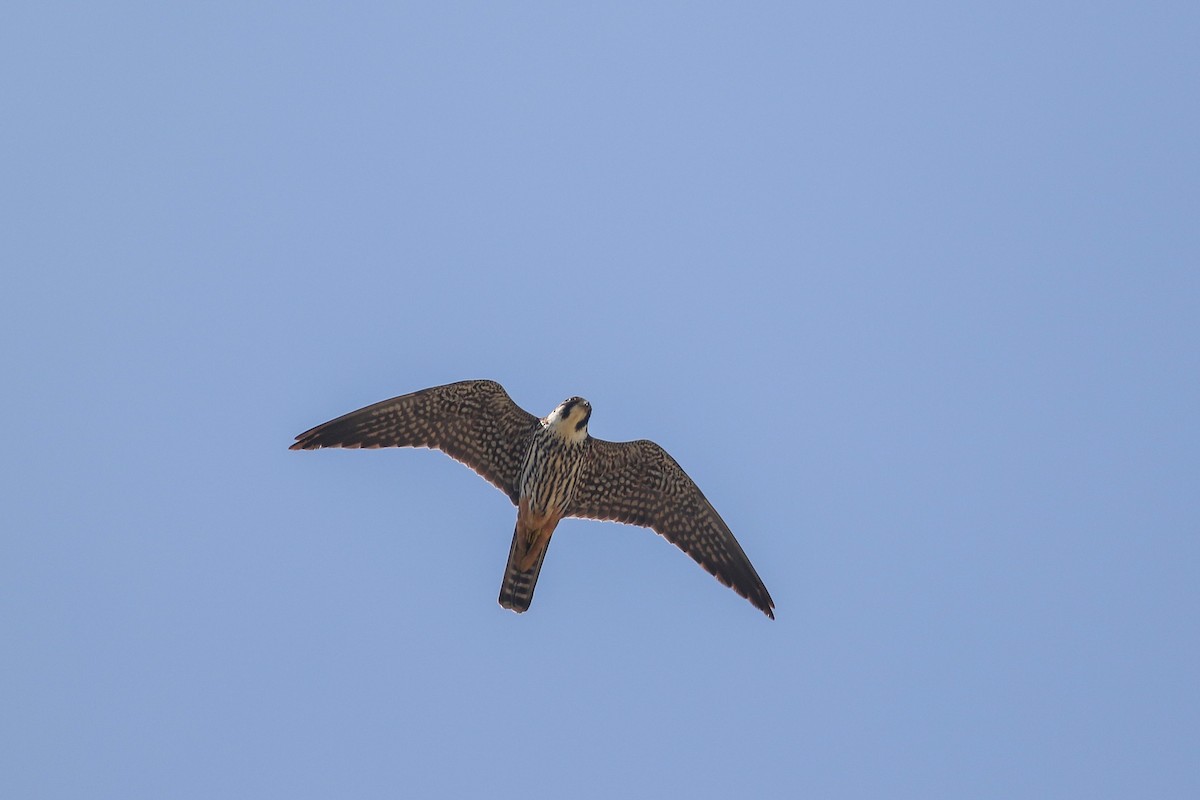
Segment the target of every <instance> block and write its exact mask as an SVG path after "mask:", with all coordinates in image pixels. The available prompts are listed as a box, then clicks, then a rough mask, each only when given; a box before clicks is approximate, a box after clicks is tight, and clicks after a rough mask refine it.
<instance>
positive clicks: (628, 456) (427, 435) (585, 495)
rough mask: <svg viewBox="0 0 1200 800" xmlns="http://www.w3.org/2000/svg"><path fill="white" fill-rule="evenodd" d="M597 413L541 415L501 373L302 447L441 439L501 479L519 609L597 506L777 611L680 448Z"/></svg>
mask: <svg viewBox="0 0 1200 800" xmlns="http://www.w3.org/2000/svg"><path fill="white" fill-rule="evenodd" d="M591 415H592V407H591V405H590V404H589V403H588V401H586V400H584V399H583V398H582V397H572V398H569V399H567V400H564V401H563V402H562V403H561V404H559V406H558V408H556V409H554V410H553V411H551V412H550V414H549V415H547V416H546V417H544V418H543V419H538V418H537V417H535V416H534V415H532V414H530V413H529V412H527V411H525V410H524V409H522V408H521V407H520V406H518V405H517V404H516V403H514V402H513V401H512V399H511V398H510V397H509V396H508V393H507V392H505V391H504V388H503V387H502V386H500V384H498V383H496V382H495V381H486V380H484V381H460V382H459V383H451V384H447V385H445V386H434V387H433V388H430V389H423V390H421V391H419V392H413V393H412V394H406V395H402V396H400V397H393V398H392V399H391V400H384V401H383V402H380V403H375V404H374V405H370V406H367V407H366V408H361V409H359V410H358V411H352V412H350V413H349V414H346V415H345V416H342V417H338V418H337V419H334V420H330V421H329V422H326V423H325V424H324V425H318V426H317V427H315V428H313V429H312V430H309V431H305V432H304V433H302V434H300V435H299V436H297V437H296V443H295V444H293V445H292V446H291V448H290V449H292V450H316V449H318V448H321V447H352V448H359V447H368V448H376V447H430V448H434V449H437V450H441V451H443V452H445V453H446V454H447V455H449V456H450V457H451V458H454V459H456V460H458V461H461V462H462V463H464V464H466V465H467V466H468V467H470V468H471V469H473V470H475V471H476V472H478V473H479V474H480V475H482V476H483V477H484V478H486V479H487V480H488V481H490V482H491V483H493V484H495V485H496V486H497V487H499V489H500V491H502V492H504V493H505V494H506V495H508V497H509V499H510V500H512V502H513V504H514V505H516V506H517V526H516V530H515V531H514V532H513V540H512V546H511V547H510V548H509V552H508V566H507V568H506V569H505V572H504V581H503V583H502V584H501V587H500V605H501V606H503V607H504V608H508V609H512V610H513V611H515V612H517V613H518V614H519V613H521V612H523V611H525V610H527V609H528V608H529V604H530V602H531V601H532V600H533V589H534V586H536V584H537V579H538V574H539V573H540V572H541V569H542V561H543V560H544V559H545V558H546V548H547V547H548V546H549V544H550V536H551V535H552V534H553V533H554V528H555V526H557V525H558V523H559V521H560V520H561V519H563V518H564V517H585V518H588V519H600V520H615V521H617V522H624V523H627V524H629V525H642V526H645V527H648V528H650V529H652V530H653V531H655V532H656V533H658V534H661V535H662V536H663V537H665V538H666V539H667V541H669V542H671V543H672V544H674V545H676V546H677V547H679V549H681V550H683V552H685V553H687V554H688V555H689V556H691V557H692V558H693V559H694V560H695V561H696V563H698V564H699V565H700V566H702V567H704V569H706V570H708V571H709V572H710V573H712V574H713V575H714V576H716V578H717V580H719V581H720V582H721V583H723V584H725V585H726V586H728V587H730V588H731V589H733V590H734V591H735V592H737V593H738V594H740V595H741V596H742V597H744V598H746V599H747V600H749V601H750V602H751V603H753V604H754V606H755V607H756V608H758V609H759V610H760V611H762V612H763V613H764V614H766V615H767V616H768V617H770V618H771V619H774V618H775V611H774V608H775V602H774V601H773V600H772V599H771V595H770V594H768V593H767V587H766V586H764V585H763V582H762V580H760V579H759V577H758V573H757V572H755V571H754V567H753V566H752V565H751V564H750V559H748V558H747V557H746V554H745V552H743V551H742V548H741V545H739V544H738V542H737V539H735V538H733V534H732V533H731V532H730V530H729V526H727V525H726V524H725V522H724V520H722V519H721V517H720V516H719V515H718V514H717V512H716V510H715V509H714V508H713V507H712V504H711V503H709V502H708V500H707V499H706V498H705V497H704V495H703V494H702V493H701V491H700V489H699V488H698V487H697V486H696V484H695V483H694V482H693V481H692V479H691V478H689V477H688V476H687V473H686V472H684V471H683V469H682V468H681V467H680V466H679V464H677V463H675V459H673V458H671V456H669V455H668V454H667V451H665V450H663V449H662V448H661V447H659V446H658V445H656V444H655V443H654V442H650V441H646V440H644V439H643V440H640V441H636V442H606V441H604V440H603V439H595V438H592V436H590V435H589V434H588V429H587V426H588V420H589V419H590V418H591Z"/></svg>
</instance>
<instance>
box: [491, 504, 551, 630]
mask: <svg viewBox="0 0 1200 800" xmlns="http://www.w3.org/2000/svg"><path fill="white" fill-rule="evenodd" d="M553 533H554V528H553V526H551V527H550V529H549V530H546V529H542V531H537V530H536V529H535V530H534V531H531V532H529V533H523V532H522V531H521V523H520V520H518V521H517V528H516V530H515V531H513V540H512V546H511V547H510V548H509V549H508V566H507V567H505V569H504V582H503V583H501V584H500V605H502V606H504V607H505V608H509V609H512V610H513V611H515V612H517V613H518V614H520V613H522V612H523V611H527V610H528V609H529V604H530V603H532V602H533V589H534V587H535V586H537V579H538V573H540V572H541V571H542V562H543V561H545V560H546V550H547V549H548V548H549V547H550V536H551V534H553ZM522 566H527V567H528V568H527V569H521V567H522Z"/></svg>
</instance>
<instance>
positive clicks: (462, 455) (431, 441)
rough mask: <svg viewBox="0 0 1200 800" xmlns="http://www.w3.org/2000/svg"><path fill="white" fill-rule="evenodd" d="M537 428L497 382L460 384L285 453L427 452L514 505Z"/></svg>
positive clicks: (325, 429) (375, 409)
mask: <svg viewBox="0 0 1200 800" xmlns="http://www.w3.org/2000/svg"><path fill="white" fill-rule="evenodd" d="M537 423H538V419H537V417H535V416H533V415H532V414H530V413H529V412H528V411H525V410H524V409H522V408H521V407H520V406H518V405H517V404H516V403H514V402H513V401H512V398H510V397H509V396H508V393H507V392H505V391H504V387H502V386H501V385H500V384H498V383H496V382H495V381H460V382H459V383H450V384H446V385H445V386H435V387H433V388H432V389H422V390H421V391H419V392H413V393H412V394H406V395H402V396H401V397H393V398H392V399H391V400H384V401H383V402H381V403H375V404H374V405H370V406H367V407H366V408H360V409H359V410H358V411H351V412H350V413H349V414H346V415H345V416H342V417H338V418H337V419H335V420H330V421H329V422H326V423H325V424H324V425H318V426H317V427H315V428H313V429H312V430H309V431H305V432H304V433H302V434H300V435H299V436H297V437H296V443H295V444H293V445H292V446H291V447H290V448H289V449H291V450H316V449H317V448H319V447H370V448H375V447H431V448H434V449H436V450H441V451H443V452H444V453H446V454H447V455H449V456H450V457H451V458H454V459H457V460H458V461H461V462H462V463H464V464H466V465H467V466H468V467H470V468H471V469H473V470H475V471H476V472H478V473H479V474H480V475H482V476H483V477H485V478H487V479H488V480H489V481H491V482H492V483H493V484H495V485H496V486H497V487H499V488H500V490H501V491H503V492H504V493H505V494H507V495H508V496H509V498H510V499H511V500H512V501H513V503H514V504H515V503H516V502H517V484H518V482H519V479H520V471H521V462H522V461H523V460H524V458H525V450H526V448H527V447H528V444H529V436H530V434H532V432H533V430H534V427H535V426H536V425H537Z"/></svg>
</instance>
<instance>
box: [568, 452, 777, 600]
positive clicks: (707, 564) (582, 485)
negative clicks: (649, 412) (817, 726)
mask: <svg viewBox="0 0 1200 800" xmlns="http://www.w3.org/2000/svg"><path fill="white" fill-rule="evenodd" d="M590 445H591V453H590V454H589V455H588V457H587V458H586V459H585V460H584V463H583V469H582V471H581V473H580V476H579V483H578V485H577V486H576V487H575V495H574V499H573V500H572V502H571V508H570V510H569V513H568V516H572V517H587V518H590V519H607V520H616V521H617V522H624V523H627V524H629V525H643V526H645V527H648V528H651V529H652V530H653V531H654V532H655V533H658V534H661V535H662V536H663V537H664V538H666V540H667V541H669V542H671V543H672V544H674V545H675V546H677V547H678V548H679V549H680V550H682V551H683V552H685V553H687V554H688V555H689V556H691V557H692V558H693V559H694V560H695V561H696V563H698V564H699V565H700V566H702V567H704V568H705V569H706V570H708V571H709V572H710V573H712V574H713V575H715V576H716V578H717V580H719V581H720V582H721V583H723V584H725V585H726V586H728V587H730V588H731V589H733V590H734V591H735V592H737V593H738V594H740V595H741V596H742V597H744V598H746V599H747V600H749V601H750V602H751V603H753V604H754V606H755V607H756V608H758V609H759V610H761V611H762V612H763V613H764V614H766V615H767V616H768V617H770V618H771V619H775V612H774V608H775V601H773V600H772V599H771V595H770V594H769V593H768V592H767V587H766V586H764V585H763V582H762V580H761V579H760V578H759V577H758V573H757V572H755V571H754V567H753V565H751V564H750V559H748V558H746V553H745V552H744V551H743V550H742V547H741V545H739V544H738V542H737V539H735V538H734V537H733V533H732V532H730V530H729V526H728V525H726V524H725V521H724V520H722V519H721V517H720V515H719V514H717V512H716V509H714V508H713V507H712V504H711V503H709V502H708V499H707V498H705V496H704V494H703V493H702V492H701V491H700V488H699V487H698V486H696V484H695V482H694V481H692V479H691V478H689V477H688V475H687V473H686V472H684V471H683V468H682V467H680V466H679V464H677V463H676V462H675V459H673V458H671V456H670V455H669V454H668V453H667V451H666V450H663V449H662V448H661V447H659V446H658V445H656V444H655V443H654V442H649V441H646V440H644V439H643V440H641V441H637V442H606V441H604V440H603V439H591V440H590Z"/></svg>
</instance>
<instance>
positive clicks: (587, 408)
mask: <svg viewBox="0 0 1200 800" xmlns="http://www.w3.org/2000/svg"><path fill="white" fill-rule="evenodd" d="M591 416H592V404H591V403H589V402H588V401H587V400H584V399H583V398H582V397H571V398H568V399H566V400H563V401H562V402H561V403H559V404H558V408H556V409H554V410H553V411H551V412H550V416H548V417H546V424H547V425H548V426H550V427H551V428H553V429H554V431H555V433H557V434H558V435H559V436H561V437H563V438H564V439H566V440H567V441H569V442H576V443H578V442H582V441H583V440H584V439H586V438H587V435H588V431H587V424H588V420H589V419H590V418H591Z"/></svg>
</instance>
